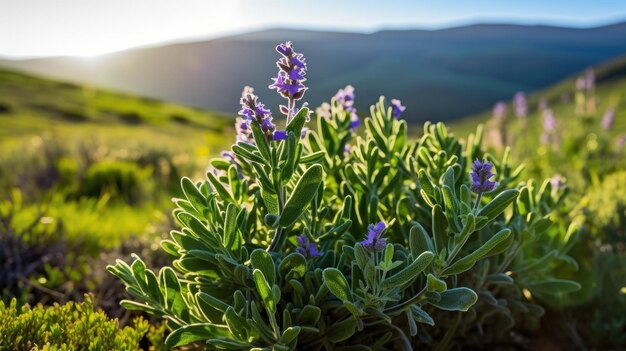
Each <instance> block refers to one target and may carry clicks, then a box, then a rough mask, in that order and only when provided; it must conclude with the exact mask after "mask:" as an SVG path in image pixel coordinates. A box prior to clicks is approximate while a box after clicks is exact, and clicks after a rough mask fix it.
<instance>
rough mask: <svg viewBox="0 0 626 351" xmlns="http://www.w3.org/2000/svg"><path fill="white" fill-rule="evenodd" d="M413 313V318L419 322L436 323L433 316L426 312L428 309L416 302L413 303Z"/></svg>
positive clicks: (432, 324)
mask: <svg viewBox="0 0 626 351" xmlns="http://www.w3.org/2000/svg"><path fill="white" fill-rule="evenodd" d="M411 313H412V314H413V319H414V320H415V321H416V322H418V323H424V324H428V325H430V326H434V325H435V321H434V320H433V318H432V317H431V316H430V315H429V314H428V313H426V311H424V310H422V309H421V308H419V307H418V306H416V305H415V304H413V305H411Z"/></svg>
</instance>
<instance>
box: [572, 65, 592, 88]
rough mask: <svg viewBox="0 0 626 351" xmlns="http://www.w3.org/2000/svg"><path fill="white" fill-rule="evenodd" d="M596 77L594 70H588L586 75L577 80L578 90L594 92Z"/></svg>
mask: <svg viewBox="0 0 626 351" xmlns="http://www.w3.org/2000/svg"><path fill="white" fill-rule="evenodd" d="M595 82H596V75H595V74H594V73H593V70H592V69H588V70H587V71H586V72H585V75H584V76H582V77H579V78H578V79H576V89H578V90H583V91H589V90H592V89H593V88H594V86H595Z"/></svg>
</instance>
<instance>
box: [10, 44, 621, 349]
mask: <svg viewBox="0 0 626 351" xmlns="http://www.w3.org/2000/svg"><path fill="white" fill-rule="evenodd" d="M276 56H277V62H276V67H277V69H278V72H277V73H276V75H275V76H274V78H273V79H272V81H269V79H268V86H267V87H256V88H252V87H248V86H246V87H242V88H243V92H242V94H241V97H240V104H241V110H240V111H239V113H238V116H237V117H236V119H234V120H233V119H232V118H229V117H228V116H222V115H215V114H210V113H208V112H204V111H198V110H195V109H191V108H183V107H180V106H176V105H173V104H167V103H164V102H160V101H152V100H142V99H141V98H137V97H132V96H123V95H121V94H115V93H111V92H100V91H95V90H89V89H87V88H84V87H80V86H74V85H69V84H64V83H55V82H52V81H46V80H42V79H38V78H34V77H29V76H26V75H21V74H18V73H12V72H8V71H7V72H0V73H1V74H0V81H1V82H2V83H3V88H2V89H5V90H6V91H5V92H7V96H11V98H7V99H6V101H5V100H4V99H3V100H2V101H0V121H2V123H5V121H6V124H3V126H6V127H3V129H2V130H0V133H1V134H3V135H7V136H11V138H7V139H6V140H3V141H2V147H3V150H7V152H4V153H3V154H2V155H0V170H1V171H2V172H1V173H0V185H1V186H2V189H1V190H2V193H0V196H1V197H0V243H1V246H0V263H1V264H2V270H1V271H0V289H1V290H0V291H1V292H2V300H1V301H0V351H3V350H87V349H89V350H139V349H146V350H148V349H149V350H169V349H181V350H191V349H198V350H200V349H202V350H203V349H210V350H213V349H227V350H255V351H260V350H418V349H434V350H448V349H453V350H458V349H502V350H509V349H529V350H552V349H554V350H575V349H581V350H587V349H623V348H626V250H625V248H626V246H625V245H626V234H625V231H624V228H625V227H626V148H625V144H626V134H624V133H626V105H625V104H624V101H626V100H625V99H626V74H624V72H626V70H624V69H623V68H624V67H626V61H624V60H623V61H615V62H613V63H610V64H608V65H606V66H603V67H600V68H597V69H589V70H587V71H585V72H582V73H581V74H580V76H579V77H577V78H575V79H573V80H566V81H564V82H562V83H560V84H558V85H557V86H555V87H553V88H550V89H548V90H546V91H543V92H539V93H536V94H533V95H529V96H527V95H525V94H524V93H523V92H520V93H517V94H516V95H515V96H513V97H512V99H511V101H510V102H508V101H502V102H498V103H497V104H496V105H495V106H494V108H493V111H489V112H487V113H485V114H482V115H477V116H470V117H468V118H467V119H465V120H462V121H460V122H458V123H454V124H452V125H449V126H447V125H444V124H443V123H431V122H424V123H422V124H421V125H409V124H408V123H407V122H406V121H404V120H403V115H404V114H406V113H408V112H409V111H407V110H406V108H405V106H404V105H403V103H402V102H401V101H400V100H398V99H394V98H391V99H387V98H385V97H381V98H380V99H379V100H378V101H372V102H371V103H372V106H371V108H370V110H369V111H360V110H357V109H356V107H355V103H354V102H355V99H356V98H357V96H358V94H357V92H358V87H356V88H355V87H353V86H351V85H348V86H345V87H338V88H340V89H338V91H337V94H336V95H335V96H333V97H330V100H329V101H328V102H325V103H323V104H321V106H309V104H308V103H307V102H306V92H307V89H308V81H307V72H308V69H309V67H308V66H307V62H306V59H305V55H304V54H303V53H300V52H298V51H296V48H295V46H294V44H293V43H291V42H284V43H281V44H279V45H277V46H276ZM259 69H264V68H259ZM266 69H267V71H268V75H269V72H270V70H271V67H267V68H266ZM311 69H314V68H313V67H311ZM50 85H51V86H53V87H54V91H56V92H57V93H59V92H62V93H59V94H63V99H61V97H60V96H55V97H52V98H50V100H49V101H39V102H32V101H31V100H33V99H34V97H35V95H33V94H34V93H33V92H34V91H36V90H37V89H39V90H41V89H45V88H46V87H48V86H50ZM33 87H35V88H33ZM48 88H49V87H48ZM272 90H274V91H275V92H276V93H277V94H279V95H280V96H281V97H282V98H283V99H284V100H283V104H281V105H279V106H276V107H274V106H266V105H264V104H263V102H262V101H261V98H260V96H263V95H264V94H265V93H267V92H268V91H272ZM9 91H11V92H12V93H11V94H8V92H9ZM40 99H41V98H40ZM233 99H235V100H236V99H237V97H233ZM43 100H45V99H43ZM25 101H29V103H26V102H25ZM58 101H63V102H62V103H59V102H58ZM121 106H125V107H124V108H121ZM42 110H45V111H48V112H46V113H48V114H50V115H49V116H43V115H42V114H41V113H42V112H41V111H42ZM50 111H52V112H50ZM14 115H15V116H18V115H19V117H20V118H12V117H15V116H14ZM10 119H12V120H11V121H9V120H10ZM112 119H115V120H116V122H115V123H123V125H124V129H116V130H117V132H115V133H119V135H116V134H114V133H103V134H102V135H101V137H102V140H101V142H100V143H88V142H84V141H72V140H69V139H68V137H67V136H68V135H70V134H71V133H70V132H69V131H74V130H77V129H79V128H80V129H79V130H81V131H82V132H84V133H90V129H91V128H94V129H95V126H98V125H99V126H101V127H102V128H108V127H110V125H109V124H110V123H113V122H111V120H112ZM47 120H54V121H56V122H54V123H51V125H50V126H51V127H50V128H43V127H42V123H43V122H42V121H47ZM46 123H47V122H46ZM35 125H36V126H38V127H37V128H31V127H32V126H35ZM38 128H39V129H38ZM111 129H113V128H111ZM100 130H102V129H100ZM120 130H121V131H120ZM200 131H202V132H200ZM203 133H204V134H203ZM89 135H92V134H89ZM128 135H132V138H128ZM129 140H130V141H129Z"/></svg>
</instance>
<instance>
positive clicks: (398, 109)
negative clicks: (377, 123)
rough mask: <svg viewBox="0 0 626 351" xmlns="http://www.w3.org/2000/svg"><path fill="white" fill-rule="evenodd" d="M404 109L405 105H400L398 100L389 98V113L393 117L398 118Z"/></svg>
mask: <svg viewBox="0 0 626 351" xmlns="http://www.w3.org/2000/svg"><path fill="white" fill-rule="evenodd" d="M404 110H406V106H402V103H401V102H400V100H398V99H391V114H392V115H393V118H395V119H399V118H400V115H401V114H402V112H404Z"/></svg>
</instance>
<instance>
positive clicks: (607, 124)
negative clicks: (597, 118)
mask: <svg viewBox="0 0 626 351" xmlns="http://www.w3.org/2000/svg"><path fill="white" fill-rule="evenodd" d="M614 121H615V109H614V108H613V107H609V108H607V109H606V111H605V112H604V116H602V122H601V125H602V129H604V130H609V129H611V127H612V126H613V122H614Z"/></svg>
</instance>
